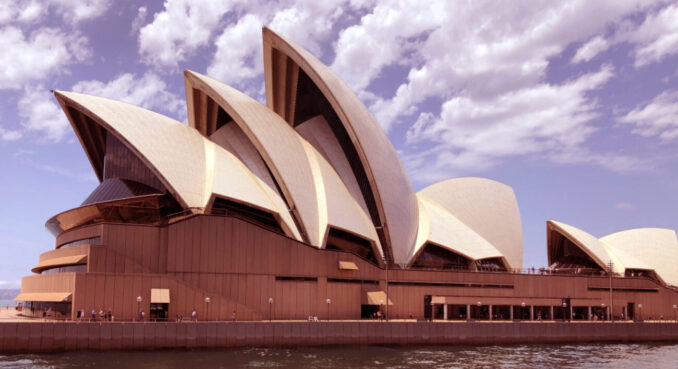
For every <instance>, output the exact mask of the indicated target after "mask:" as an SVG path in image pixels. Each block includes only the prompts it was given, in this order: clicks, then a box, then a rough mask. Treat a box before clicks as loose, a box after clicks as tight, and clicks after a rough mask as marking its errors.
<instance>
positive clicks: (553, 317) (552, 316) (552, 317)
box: [551, 305, 555, 320]
mask: <svg viewBox="0 0 678 369" xmlns="http://www.w3.org/2000/svg"><path fill="white" fill-rule="evenodd" d="M551 320H555V316H554V315H553V305H551Z"/></svg>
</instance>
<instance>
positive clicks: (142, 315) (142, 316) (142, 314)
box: [141, 309, 146, 322]
mask: <svg viewBox="0 0 678 369" xmlns="http://www.w3.org/2000/svg"><path fill="white" fill-rule="evenodd" d="M141 321H142V322H144V321H146V312H145V311H144V310H143V309H141Z"/></svg>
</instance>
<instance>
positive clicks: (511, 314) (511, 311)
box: [509, 305, 513, 320]
mask: <svg viewBox="0 0 678 369" xmlns="http://www.w3.org/2000/svg"><path fill="white" fill-rule="evenodd" d="M509 316H510V318H511V320H513V305H511V309H510V312H509Z"/></svg>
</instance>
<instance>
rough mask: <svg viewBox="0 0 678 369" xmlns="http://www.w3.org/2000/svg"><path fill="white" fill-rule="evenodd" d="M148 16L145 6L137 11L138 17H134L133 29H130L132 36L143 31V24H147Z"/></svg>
mask: <svg viewBox="0 0 678 369" xmlns="http://www.w3.org/2000/svg"><path fill="white" fill-rule="evenodd" d="M147 15H148V9H146V7H145V6H141V7H139V9H137V16H136V17H134V20H133V21H132V29H130V34H135V33H137V32H138V31H139V30H140V29H141V26H143V24H144V23H145V22H146V16H147Z"/></svg>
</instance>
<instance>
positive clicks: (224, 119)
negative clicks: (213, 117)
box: [210, 99, 233, 132]
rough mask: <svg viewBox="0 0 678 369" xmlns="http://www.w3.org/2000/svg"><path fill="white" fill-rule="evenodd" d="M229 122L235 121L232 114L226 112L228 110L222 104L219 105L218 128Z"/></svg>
mask: <svg viewBox="0 0 678 369" xmlns="http://www.w3.org/2000/svg"><path fill="white" fill-rule="evenodd" d="M210 100H211V99H210ZM229 122H233V119H231V116H230V115H228V113H226V111H225V110H224V109H222V108H221V106H219V111H218V112H217V130H218V129H219V128H221V127H223V126H225V125H226V124H228V123H229ZM215 132H216V131H215Z"/></svg>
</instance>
